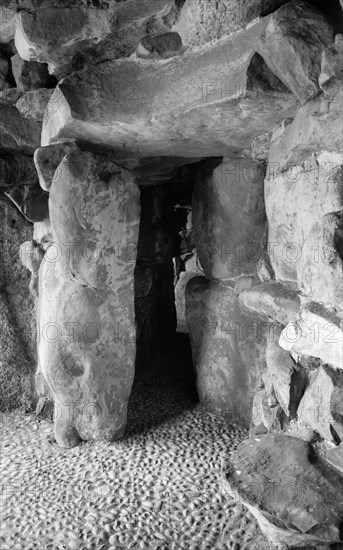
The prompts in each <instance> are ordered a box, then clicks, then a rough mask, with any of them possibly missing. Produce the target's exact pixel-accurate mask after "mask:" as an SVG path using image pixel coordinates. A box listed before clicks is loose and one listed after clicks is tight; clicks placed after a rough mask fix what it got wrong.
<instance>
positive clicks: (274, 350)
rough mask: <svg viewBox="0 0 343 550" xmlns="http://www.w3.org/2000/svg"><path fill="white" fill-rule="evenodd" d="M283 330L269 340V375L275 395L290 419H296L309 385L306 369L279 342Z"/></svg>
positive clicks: (267, 354)
mask: <svg viewBox="0 0 343 550" xmlns="http://www.w3.org/2000/svg"><path fill="white" fill-rule="evenodd" d="M280 332H281V329H279V331H276V332H275V333H274V338H272V339H268V343H267V349H266V363H267V368H268V371H267V374H268V376H269V377H270V382H271V384H272V385H273V390H274V392H273V393H274V395H275V397H276V399H277V400H278V402H279V403H280V405H281V407H282V409H283V411H284V412H285V414H286V415H287V417H289V418H295V416H296V414H297V410H298V405H299V403H300V400H301V398H302V396H303V394H304V391H305V387H306V385H307V374H306V371H305V369H302V368H301V366H300V365H298V364H297V363H295V362H294V361H293V359H292V358H291V356H290V354H289V353H288V352H287V351H285V350H284V349H282V348H281V347H280V346H279V344H278V341H277V339H278V338H277V337H278V336H280Z"/></svg>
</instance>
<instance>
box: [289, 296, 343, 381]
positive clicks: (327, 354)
mask: <svg viewBox="0 0 343 550" xmlns="http://www.w3.org/2000/svg"><path fill="white" fill-rule="evenodd" d="M280 346H281V347H282V348H283V349H285V350H287V351H291V352H295V353H298V354H300V355H308V356H312V357H318V358H319V359H321V360H322V361H323V362H324V363H328V364H330V365H331V366H332V367H333V368H335V369H340V370H342V369H343V330H342V321H341V319H340V318H339V317H337V316H336V315H335V314H334V313H331V312H329V311H327V310H326V309H325V308H324V307H323V306H320V305H319V304H316V303H314V302H312V303H309V304H306V305H304V306H303V307H302V308H301V310H300V313H299V315H298V316H297V318H296V319H295V320H294V321H293V322H291V323H290V324H289V325H287V326H286V327H285V329H284V330H283V332H282V334H281V336H280Z"/></svg>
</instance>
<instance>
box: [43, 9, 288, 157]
mask: <svg viewBox="0 0 343 550" xmlns="http://www.w3.org/2000/svg"><path fill="white" fill-rule="evenodd" d="M266 19H267V20H268V17H267V18H266ZM266 24H267V21H265V20H264V19H263V20H261V21H259V22H257V23H255V24H254V25H252V26H251V27H249V28H248V29H247V30H246V32H245V33H243V34H238V35H234V36H232V37H231V36H230V37H227V38H224V39H223V40H221V41H219V42H218V43H213V44H211V45H209V46H208V47H206V48H205V49H201V50H200V51H189V52H186V53H185V54H184V55H182V56H176V57H174V58H172V59H170V60H166V61H165V62H163V63H162V64H161V62H156V63H155V62H151V63H150V62H149V65H147V64H146V63H145V62H144V61H143V60H139V59H130V60H126V59H121V60H118V61H111V62H104V63H101V64H99V65H96V66H95V67H91V68H89V69H84V70H82V71H79V72H76V73H74V74H73V75H70V76H67V77H66V78H64V79H63V81H62V82H60V84H59V85H58V86H57V88H56V90H55V92H54V94H53V95H52V97H51V100H50V102H49V104H48V107H47V112H46V117H45V120H44V123H43V132H42V145H50V144H53V143H56V142H60V141H63V140H66V139H76V140H79V141H86V142H89V143H92V144H96V145H97V146H98V147H100V146H102V147H104V148H107V149H108V148H111V150H112V152H113V154H114V155H116V158H117V160H118V161H119V160H120V159H123V158H126V159H127V158H131V159H132V158H137V157H138V158H144V157H156V156H166V157H171V156H174V157H186V158H187V157H188V158H192V157H195V158H197V159H199V158H201V157H202V156H216V157H218V156H220V155H223V156H226V157H228V156H231V155H232V154H234V156H235V155H237V154H239V152H241V151H242V150H243V149H245V148H249V147H250V145H251V141H252V139H253V138H254V137H255V135H256V133H257V134H260V133H262V132H264V131H267V130H270V129H271V128H272V127H273V126H274V125H275V124H276V123H278V122H279V121H280V120H282V119H283V118H285V117H290V116H294V114H295V111H296V104H295V101H294V96H293V94H291V93H288V92H287V89H286V88H285V86H284V85H283V84H282V83H281V82H280V81H279V80H278V79H277V78H275V76H274V75H273V74H272V73H270V71H269V70H268V69H266V67H265V65H264V64H263V60H262V59H261V58H259V57H256V56H254V49H253V44H254V41H255V40H256V39H257V37H258V36H259V35H260V34H261V32H262V31H263V29H264V28H265V26H266ZM228 51H230V52H231V55H230V56H228V55H227V52H228ZM194 83H196V85H194ZM242 111H244V121H242V116H241V115H242ZM204 128H206V131H204Z"/></svg>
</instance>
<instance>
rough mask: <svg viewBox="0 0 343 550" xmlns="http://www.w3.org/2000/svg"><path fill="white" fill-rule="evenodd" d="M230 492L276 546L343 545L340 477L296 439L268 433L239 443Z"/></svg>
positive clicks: (308, 446) (342, 480)
mask: <svg viewBox="0 0 343 550" xmlns="http://www.w3.org/2000/svg"><path fill="white" fill-rule="evenodd" d="M228 482H229V484H230V488H231V491H232V492H236V493H237V494H238V497H239V499H240V500H241V501H242V502H243V504H244V505H245V506H246V507H247V508H248V510H249V511H250V512H251V513H252V514H253V515H254V516H255V518H256V519H257V521H258V523H259V525H260V528H261V530H262V531H263V532H264V534H265V535H266V536H267V538H268V540H269V542H271V543H272V544H275V545H276V547H277V548H293V547H306V548H307V547H312V546H315V547H317V548H321V547H323V548H326V547H327V546H328V545H330V544H335V543H339V542H342V540H343V539H342V531H341V525H342V515H343V503H342V491H343V479H342V477H341V476H340V475H339V474H338V473H336V472H334V471H331V470H330V469H329V468H325V467H324V466H323V464H322V462H321V460H320V459H319V458H318V457H316V456H315V454H314V451H313V448H312V447H311V445H310V444H309V443H308V442H306V441H302V440H301V439H298V438H296V437H290V436H286V435H283V434H265V435H259V436H258V437H253V438H251V439H248V440H246V441H244V442H243V443H241V444H240V445H239V447H238V449H237V451H236V452H235V454H234V456H233V459H232V462H231V472H230V474H229V476H228Z"/></svg>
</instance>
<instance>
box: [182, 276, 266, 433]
mask: <svg viewBox="0 0 343 550" xmlns="http://www.w3.org/2000/svg"><path fill="white" fill-rule="evenodd" d="M186 320H187V326H188V329H189V335H190V339H191V347H192V356H193V364H194V367H195V370H196V373H197V388H198V393H199V397H200V401H201V402H202V403H203V404H204V406H205V408H206V409H207V410H208V411H209V412H211V413H214V414H217V415H220V416H223V417H226V418H227V419H231V420H232V419H234V420H236V421H238V422H240V423H242V424H245V425H247V426H249V424H250V422H251V418H252V408H253V397H254V394H255V392H256V389H258V388H259V387H262V385H263V384H262V374H263V372H264V371H265V370H266V363H265V349H266V336H267V335H266V332H267V331H266V326H265V325H264V324H263V323H262V322H256V321H255V322H254V321H253V320H252V319H251V318H250V317H249V316H248V315H247V314H246V313H244V312H243V311H242V310H241V308H240V306H239V302H238V299H237V295H236V294H235V292H234V290H233V289H232V288H230V287H227V286H224V285H221V284H220V283H218V282H214V281H209V280H207V279H206V278H205V277H195V278H192V280H191V281H190V282H189V283H188V285H187V287H186Z"/></svg>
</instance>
